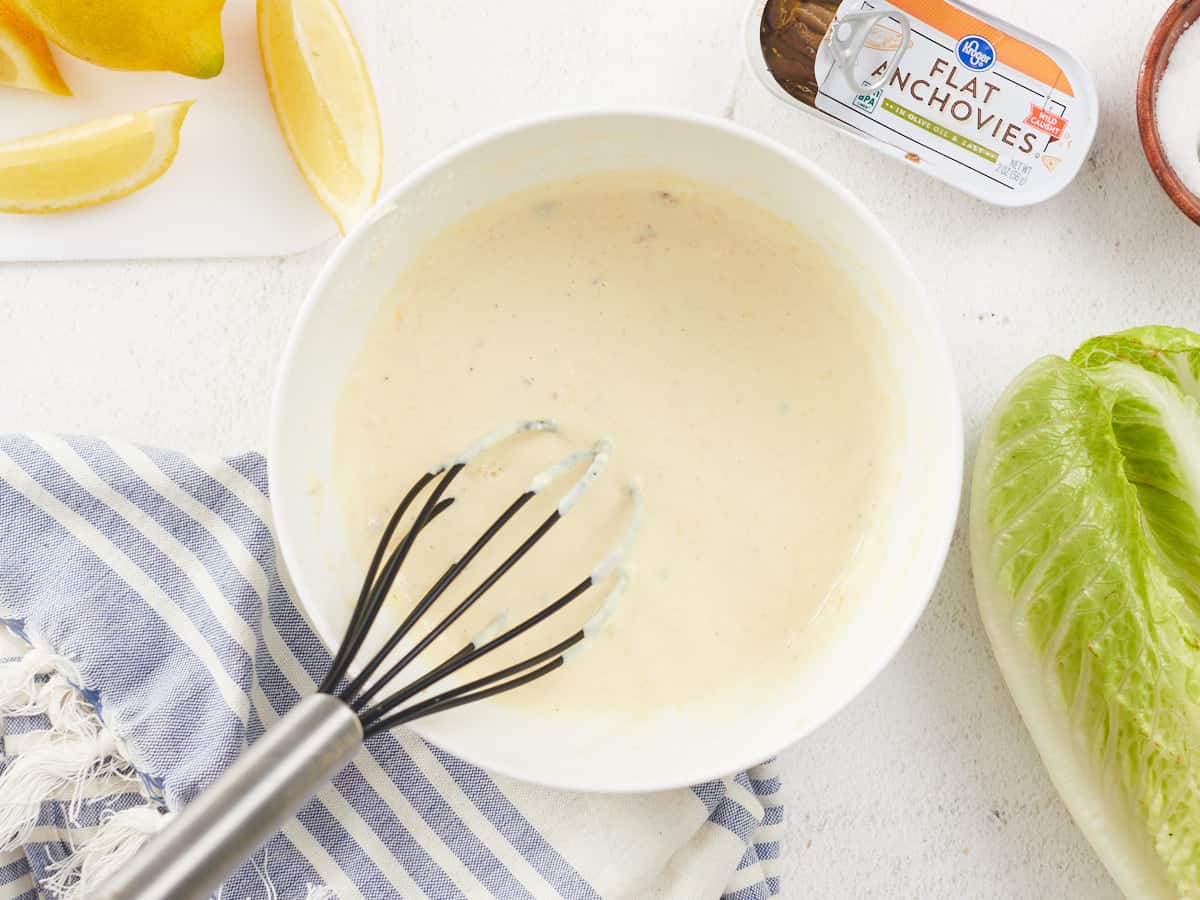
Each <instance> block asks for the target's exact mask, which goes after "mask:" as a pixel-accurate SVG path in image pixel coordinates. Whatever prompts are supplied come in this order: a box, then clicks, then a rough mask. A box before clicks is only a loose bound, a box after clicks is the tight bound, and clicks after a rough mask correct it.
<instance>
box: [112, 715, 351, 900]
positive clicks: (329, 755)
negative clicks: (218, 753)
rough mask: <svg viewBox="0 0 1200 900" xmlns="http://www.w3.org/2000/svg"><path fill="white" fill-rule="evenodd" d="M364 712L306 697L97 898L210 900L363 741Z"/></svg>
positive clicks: (184, 811)
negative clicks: (226, 879)
mask: <svg viewBox="0 0 1200 900" xmlns="http://www.w3.org/2000/svg"><path fill="white" fill-rule="evenodd" d="M362 738H363V730H362V725H361V724H359V721H358V716H357V715H356V714H355V713H354V711H353V710H351V709H350V707H349V706H347V705H346V704H345V703H343V702H342V701H341V700H339V699H338V698H336V697H332V696H330V695H328V694H314V695H313V696H311V697H306V698H305V699H304V700H301V701H300V703H298V704H297V705H296V707H295V709H293V710H292V711H291V712H289V713H288V714H287V715H286V716H284V717H283V718H282V719H280V720H279V722H278V723H277V724H276V725H275V727H274V728H272V729H270V730H269V731H268V732H267V733H266V734H264V735H263V736H262V738H260V739H259V740H258V741H257V742H255V743H254V744H253V745H251V746H250V748H249V749H248V750H247V751H246V752H245V753H244V754H243V755H242V756H241V757H240V758H239V759H238V761H237V762H235V763H234V764H233V765H232V766H231V767H230V768H229V770H228V771H226V772H225V774H224V775H222V776H221V777H220V778H219V779H218V780H217V781H216V782H215V783H214V784H213V785H212V786H211V787H210V788H209V789H208V790H206V791H205V792H204V793H202V794H201V795H200V796H199V797H197V798H196V799H195V801H193V802H192V803H191V805H189V806H188V807H187V808H186V809H185V810H183V812H181V813H180V814H179V816H178V818H176V819H175V821H173V822H172V823H171V824H170V825H168V826H167V827H166V828H165V829H164V830H163V832H162V833H161V834H159V835H157V836H156V837H155V838H153V839H152V840H151V841H150V842H149V843H148V844H147V845H146V847H145V848H144V849H143V850H142V852H141V853H140V854H138V856H137V858H135V859H134V860H133V862H132V863H131V864H130V865H129V866H128V867H127V868H126V869H125V870H124V871H123V872H122V873H121V874H120V875H119V876H117V877H116V878H115V879H114V880H113V881H112V882H110V883H109V884H108V885H107V886H106V887H104V888H103V889H101V890H100V892H99V894H98V895H96V896H95V898H94V900H208V898H210V897H211V896H212V895H213V893H214V892H215V891H216V890H217V888H218V887H219V886H220V884H221V882H222V881H223V880H224V879H225V878H226V877H227V876H228V875H229V874H230V873H232V872H233V871H234V870H235V869H237V868H238V867H239V866H240V865H241V864H242V863H243V862H245V860H246V858H247V857H249V856H250V855H251V854H252V853H253V852H254V851H255V850H257V848H258V847H259V846H261V845H262V844H264V843H266V841H268V840H269V839H270V838H271V836H272V835H274V834H275V832H277V831H278V830H279V829H280V828H281V827H282V826H283V825H284V824H285V823H286V822H287V820H288V819H289V818H291V817H292V816H293V815H295V814H296V812H297V811H298V810H299V809H300V807H301V806H303V805H304V803H305V802H306V801H307V800H308V798H309V797H311V796H312V795H313V794H314V793H316V792H317V791H318V790H319V789H320V788H321V787H322V786H323V785H324V784H325V782H327V781H328V780H329V779H330V778H332V777H333V776H334V775H336V774H337V773H338V772H339V771H340V770H341V769H342V767H343V766H345V765H346V763H348V762H350V760H351V759H352V758H353V757H354V755H355V754H356V753H357V752H358V748H359V747H361V746H362Z"/></svg>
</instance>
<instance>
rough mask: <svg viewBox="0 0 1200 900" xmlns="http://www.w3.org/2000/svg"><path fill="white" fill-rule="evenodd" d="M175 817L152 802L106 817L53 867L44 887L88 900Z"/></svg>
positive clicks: (68, 899)
mask: <svg viewBox="0 0 1200 900" xmlns="http://www.w3.org/2000/svg"><path fill="white" fill-rule="evenodd" d="M170 819H171V813H163V812H159V811H158V809H157V808H155V807H154V806H152V805H150V804H146V805H145V806H132V807H130V808H129V809H123V810H120V811H119V812H111V813H108V814H106V815H105V816H104V819H103V820H102V821H101V823H100V826H99V827H98V828H97V829H96V831H95V832H94V833H93V834H92V836H91V837H90V838H89V839H88V840H87V841H85V842H83V843H81V844H79V845H77V846H75V847H73V848H72V852H71V854H70V855H68V856H67V857H65V858H64V859H60V860H57V861H56V862H54V863H52V864H51V865H50V866H49V869H48V871H49V872H50V877H49V878H47V879H44V880H43V881H42V887H43V888H45V889H46V892H47V893H49V894H50V895H51V896H55V897H58V898H59V900H88V898H89V897H92V896H94V895H95V893H96V892H97V891H98V890H99V889H100V888H101V887H102V886H103V885H104V884H105V883H107V882H108V880H109V879H110V878H112V876H113V875H115V874H116V873H117V872H119V871H120V870H121V869H122V868H124V867H125V865H126V864H127V863H129V862H130V861H131V860H132V859H133V858H134V857H135V856H136V855H137V854H138V853H139V852H140V851H141V849H142V847H144V846H145V845H146V842H147V841H148V840H150V838H152V837H153V836H154V835H156V834H158V832H159V831H160V830H162V828H163V827H164V826H165V825H166V824H167V822H168V821H170Z"/></svg>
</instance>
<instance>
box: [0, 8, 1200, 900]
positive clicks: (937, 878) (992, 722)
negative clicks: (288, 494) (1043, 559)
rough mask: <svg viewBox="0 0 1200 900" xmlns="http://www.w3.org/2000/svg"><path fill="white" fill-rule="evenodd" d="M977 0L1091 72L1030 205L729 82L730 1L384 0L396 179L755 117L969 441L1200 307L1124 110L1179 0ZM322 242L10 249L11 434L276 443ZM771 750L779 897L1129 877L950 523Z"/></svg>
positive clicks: (1061, 885)
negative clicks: (893, 244) (1075, 356)
mask: <svg viewBox="0 0 1200 900" xmlns="http://www.w3.org/2000/svg"><path fill="white" fill-rule="evenodd" d="M988 5H989V7H990V8H991V9H992V10H993V11H994V12H997V13H1000V14H1002V15H1005V16H1008V17H1009V18H1011V19H1012V20H1013V21H1015V22H1018V23H1020V24H1022V25H1024V26H1026V27H1028V28H1029V29H1031V30H1033V31H1036V32H1040V33H1042V34H1044V35H1045V36H1047V37H1050V38H1052V39H1056V40H1058V41H1060V42H1061V43H1064V44H1067V45H1069V46H1070V47H1071V48H1072V49H1073V50H1074V51H1075V52H1076V53H1077V54H1078V55H1079V56H1080V57H1081V58H1082V59H1083V61H1084V62H1085V64H1087V65H1088V66H1089V67H1090V68H1091V69H1092V71H1093V72H1094V73H1095V75H1096V79H1097V82H1098V88H1099V92H1100V97H1101V112H1102V118H1101V127H1100V133H1099V136H1098V138H1097V142H1096V145H1095V148H1094V151H1093V154H1092V158H1091V160H1090V162H1089V164H1088V165H1086V166H1085V167H1084V170H1083V172H1082V173H1081V174H1080V176H1079V178H1078V179H1077V181H1076V182H1075V183H1074V184H1073V185H1072V186H1071V187H1070V188H1069V189H1068V190H1067V191H1066V192H1065V193H1064V194H1063V195H1061V196H1060V197H1058V198H1056V199H1054V200H1052V201H1050V202H1049V203H1047V204H1044V205H1042V206H1037V207H1034V208H1031V209H1025V210H1012V211H1003V210H997V209H993V208H990V207H987V206H984V205H983V204H981V203H979V202H977V201H974V200H971V199H968V198H967V197H965V196H962V195H960V194H958V193H956V192H955V191H954V190H953V189H951V188H948V187H944V186H942V185H940V184H938V183H936V182H933V181H931V180H929V179H927V178H925V177H923V176H921V175H920V174H919V173H916V172H913V171H908V170H906V169H904V168H902V167H901V166H899V165H898V164H895V163H892V162H891V161H888V160H884V159H882V158H878V157H876V156H874V155H873V154H872V153H871V151H869V150H867V149H866V148H863V147H860V146H858V145H856V144H854V143H851V142H850V141H848V140H846V139H844V138H842V137H841V136H839V135H836V134H833V133H832V132H830V131H828V130H826V129H825V128H823V126H821V125H820V124H819V123H816V122H813V121H812V120H810V119H809V118H805V117H803V116H802V115H801V114H799V113H794V112H791V111H788V110H784V109H781V108H779V107H778V106H776V105H775V103H774V101H772V100H771V99H770V98H769V97H768V96H767V94H766V93H765V91H764V90H763V89H762V88H761V87H760V86H759V85H758V84H757V83H755V82H753V81H751V80H748V79H746V78H744V77H742V76H741V75H740V74H739V73H740V72H741V65H742V64H741V58H740V55H739V54H740V49H739V47H740V45H739V38H740V31H739V29H740V26H741V17H742V14H743V11H744V10H743V5H742V3H741V2H740V0H738V2H735V0H654V2H646V0H606V2H605V3H602V4H585V3H583V2H580V0H569V2H566V3H564V2H562V0H509V2H506V3H494V4H469V5H466V6H464V5H463V4H461V3H391V2H388V3H382V4H380V8H381V11H382V12H381V29H380V32H379V35H378V51H379V53H378V57H377V88H378V92H379V98H380V101H381V104H382V108H383V113H384V118H385V131H386V135H387V138H388V141H389V143H388V149H389V163H388V173H389V177H388V180H389V181H394V180H395V179H396V178H397V177H399V176H400V175H402V174H403V173H404V172H406V171H408V170H410V169H411V168H412V167H413V166H415V165H416V164H418V163H419V162H421V161H423V160H424V159H426V158H427V157H429V156H430V155H431V154H432V153H434V152H435V151H437V150H440V149H442V148H444V147H446V146H447V145H449V144H451V143H452V142H454V141H456V140H458V139H460V138H463V137H466V136H468V135H471V134H473V133H475V132H477V131H479V130H480V129H483V128H487V127H490V126H494V125H498V124H501V123H503V122H507V121H510V120H512V119H514V118H517V117H520V116H524V115H527V114H530V113H534V112H541V111H545V110H551V109H556V108H564V107H571V106H581V105H588V104H617V103H642V104H647V103H649V104H664V105H677V106H683V107H686V108H688V109H692V110H699V111H707V112H711V113H714V114H718V115H728V116H731V117H733V118H734V119H736V120H738V121H740V122H742V123H744V124H747V125H749V126H751V127H754V128H758V129H761V130H762V131H764V132H766V133H768V134H770V135H773V136H775V137H776V138H779V139H780V140H782V141H784V142H786V143H788V144H790V145H792V146H794V147H797V148H799V149H801V150H803V151H804V152H806V153H808V154H809V155H811V156H812V157H813V158H815V159H816V160H818V161H819V162H820V163H821V164H822V165H824V166H825V167H826V168H828V169H829V170H830V171H832V172H833V173H834V174H835V175H836V176H837V177H839V178H841V179H842V180H843V181H845V182H846V183H848V184H850V185H852V186H853V187H854V189H855V190H856V191H857V192H858V193H859V194H860V195H861V196H862V197H863V198H864V199H865V200H866V201H867V202H868V204H869V205H870V206H871V207H873V208H874V209H875V210H876V211H877V212H878V214H879V215H880V217H881V218H882V219H883V220H884V222H885V223H886V224H887V225H888V227H889V228H891V229H892V230H893V231H894V232H895V233H896V235H897V236H898V238H899V240H900V242H901V244H902V245H903V246H904V248H905V249H906V250H907V252H908V253H909V254H910V255H911V258H912V260H913V263H914V264H915V266H916V268H917V270H918V271H919V272H920V273H922V274H923V275H924V277H925V278H927V279H928V282H929V289H930V292H931V293H932V295H933V297H934V298H935V300H936V303H937V306H938V308H939V310H940V312H941V317H942V321H943V323H944V325H945V328H946V331H947V333H948V335H949V338H950V343H951V348H952V350H953V353H954V357H955V362H956V365H957V367H958V376H959V384H960V387H961V389H962V394H963V401H964V407H965V413H966V418H967V427H968V450H969V452H972V453H973V450H974V444H975V441H976V439H977V436H978V431H979V427H980V423H981V421H982V419H983V417H984V416H985V415H986V413H987V410H988V408H989V407H990V404H991V402H992V401H993V399H994V398H995V397H996V395H997V394H998V392H999V391H1000V390H1001V388H1002V387H1003V386H1004V384H1005V383H1006V382H1007V381H1008V379H1010V378H1011V377H1012V376H1013V375H1014V374H1015V373H1016V372H1017V371H1018V370H1019V369H1020V368H1022V367H1023V366H1024V365H1025V364H1026V363H1028V362H1029V361H1030V360H1032V359H1033V358H1035V357H1036V356H1038V355H1040V354H1043V353H1048V352H1069V351H1070V350H1071V349H1072V348H1073V347H1074V346H1075V344H1076V343H1078V342H1079V341H1081V340H1082V339H1084V338H1086V337H1088V336H1090V335H1093V334H1097V333H1101V332H1104V331H1108V330H1115V329H1118V328H1122V327H1127V326H1130V325H1135V324H1142V323H1148V322H1165V323H1172V324H1178V325H1185V326H1190V327H1193V328H1196V327H1200V307H1198V303H1200V295H1198V292H1197V289H1196V286H1197V283H1198V280H1200V231H1197V229H1196V228H1195V226H1193V225H1191V224H1190V223H1188V222H1187V221H1186V220H1185V219H1184V218H1183V217H1182V216H1181V215H1179V214H1178V213H1177V212H1176V211H1175V209H1174V207H1172V206H1171V204H1170V202H1169V201H1168V200H1167V199H1166V197H1165V196H1164V195H1163V194H1162V192H1161V191H1160V189H1159V188H1158V185H1157V182H1155V181H1154V179H1153V178H1152V176H1151V175H1150V172H1149V170H1148V168H1147V167H1146V164H1145V162H1144V160H1143V158H1142V156H1141V150H1140V147H1139V144H1138V140H1137V129H1136V124H1135V121H1134V114H1133V94H1134V84H1135V80H1136V76H1137V65H1138V60H1139V58H1140V55H1141V51H1142V47H1143V46H1144V44H1145V41H1146V39H1147V38H1148V36H1149V33H1150V30H1151V28H1152V26H1153V24H1154V20H1155V19H1156V18H1157V16H1158V14H1159V12H1161V9H1162V8H1163V7H1165V6H1166V2H1165V0H1078V2H1075V3H1046V2H1045V0H991V2H990V3H989V4H988ZM328 250H329V245H326V246H325V247H323V248H320V249H317V250H314V251H310V252H307V253H303V254H300V255H298V256H293V257H289V258H286V259H270V260H261V261H237V262H229V261H207V262H156V263H128V264H125V263H106V264H60V265H9V266H3V267H0V335H2V336H3V338H2V344H0V351H2V352H0V385H3V389H2V390H0V429H5V430H10V429H28V428H36V429H54V430H65V431H81V432H99V433H108V434H118V435H121V436H122V437H125V438H129V439H134V440H138V441H143V442H151V443H157V444H163V445H171V446H175V447H180V448H197V449H205V450H213V451H218V450H219V451H233V450H238V449H242V448H245V447H248V446H255V445H261V443H262V442H263V440H264V433H265V417H266V412H267V405H268V390H269V385H270V378H271V371H272V368H273V365H274V363H275V360H276V358H277V356H278V354H279V350H280V347H281V344H282V341H283V339H284V336H285V334H286V332H287V329H288V326H289V324H290V320H291V317H292V316H293V314H294V312H295V310H296V308H297V305H298V304H299V303H300V300H301V299H302V297H303V294H304V291H305V289H306V288H307V286H308V284H309V283H310V281H311V280H312V278H313V277H314V275H315V274H316V272H317V270H318V268H319V267H320V265H321V261H322V259H323V258H324V256H325V255H326V253H327V252H328ZM783 763H784V767H785V769H786V773H787V787H786V792H787V795H788V802H789V808H788V816H789V824H788V831H789V844H788V846H787V849H786V857H787V860H786V865H785V867H784V873H785V879H786V882H785V883H786V890H785V894H786V896H788V897H812V898H834V900H840V898H848V900H858V898H877V897H881V898H892V897H895V898H913V900H930V898H948V900H949V898H952V900H960V898H971V900H977V898H1012V900H1039V898H1081V900H1082V898H1086V900H1116V898H1117V897H1118V894H1117V892H1116V889H1115V888H1114V887H1113V886H1112V885H1111V882H1109V880H1108V879H1107V877H1106V876H1105V874H1104V872H1103V869H1102V868H1101V866H1100V864H1099V863H1098V862H1097V861H1096V860H1095V858H1094V857H1093V855H1092V853H1091V852H1090V850H1089V848H1088V847H1087V845H1086V844H1085V842H1084V841H1083V839H1082V838H1081V837H1080V835H1079V833H1078V832H1077V831H1076V830H1075V828H1074V827H1073V825H1072V824H1071V822H1070V819H1069V818H1068V816H1067V814H1066V812H1065V810H1064V809H1063V807H1062V804H1061V803H1060V802H1059V801H1058V799H1057V797H1056V796H1055V794H1054V791H1053V789H1052V787H1051V786H1050V782H1049V780H1048V779H1047V777H1046V775H1045V774H1044V772H1043V771H1042V768H1041V765H1040V762H1039V761H1038V759H1037V756H1036V753H1035V752H1034V749H1033V747H1032V745H1031V743H1030V741H1029V739H1028V738H1027V736H1026V735H1025V732H1024V730H1023V728H1022V726H1021V723H1020V720H1019V719H1018V717H1017V714H1016V712H1015V710H1014V709H1013V707H1012V704H1011V701H1010V700H1009V698H1008V694H1007V692H1006V691H1005V689H1004V686H1003V684H1002V683H1001V680H1000V676H999V673H998V671H997V670H996V666H995V664H994V663H993V661H992V659H991V655H990V652H989V650H988V647H987V643H986V640H985V638H984V635H983V631H982V628H981V626H980V623H979V618H978V615H977V613H976V610H975V606H974V597H973V595H972V591H971V584H970V573H969V567H968V562H967V553H966V546H965V531H964V530H962V529H960V533H959V534H958V537H957V540H956V542H955V545H954V547H953V549H952V551H951V555H950V560H949V563H948V565H947V568H946V572H945V575H944V577H943V579H942V583H941V586H940V588H939V589H938V592H937V594H936V596H935V597H934V599H933V602H932V603H931V605H930V608H929V611H928V612H927V613H926V615H925V616H924V618H923V619H922V620H921V622H920V624H919V625H918V627H917V630H916V633H915V634H914V636H913V638H912V639H911V640H910V641H909V642H908V644H907V645H906V647H905V649H904V650H903V651H902V652H901V653H900V655H899V657H898V658H897V659H896V660H895V662H894V663H893V664H892V665H891V666H890V667H889V668H888V669H887V670H886V671H885V672H884V674H883V675H882V676H881V677H880V678H879V679H878V680H877V681H876V683H875V684H874V685H873V686H872V687H871V688H869V689H868V690H867V692H866V693H865V694H864V695H863V696H862V697H861V698H860V699H859V700H858V701H857V702H855V703H854V704H853V705H852V706H851V707H849V708H848V709H847V710H845V711H844V712H843V713H842V714H841V715H840V716H838V717H837V718H836V719H835V720H834V721H833V722H831V723H830V724H828V725H827V726H826V727H825V728H823V729H821V730H820V731H819V732H818V733H817V734H815V735H814V736H813V737H812V738H810V739H809V740H807V741H806V742H804V743H803V744H802V745H801V746H799V747H796V748H793V749H791V750H789V751H787V752H786V753H785V754H784V756H783Z"/></svg>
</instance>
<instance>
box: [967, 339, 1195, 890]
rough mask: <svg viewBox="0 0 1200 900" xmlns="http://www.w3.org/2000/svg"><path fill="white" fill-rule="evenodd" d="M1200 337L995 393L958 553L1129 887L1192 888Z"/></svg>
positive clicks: (1121, 353)
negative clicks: (964, 545) (965, 547)
mask: <svg viewBox="0 0 1200 900" xmlns="http://www.w3.org/2000/svg"><path fill="white" fill-rule="evenodd" d="M1198 373H1200V336H1197V335H1194V334H1192V333H1190V332H1187V331H1183V330H1181V329H1163V328H1153V329H1138V330H1136V331H1132V332H1124V333H1122V334H1120V335H1113V336H1110V337H1105V338H1098V339H1096V340H1093V341H1089V342H1088V343H1087V344H1085V345H1084V346H1082V347H1081V348H1080V349H1079V350H1078V351H1076V353H1075V354H1074V356H1073V357H1072V361H1071V362H1067V361H1066V360H1063V359H1060V358H1058V357H1047V358H1045V359H1043V360H1040V361H1038V362H1037V363H1034V364H1033V365H1032V366H1030V367H1029V368H1028V369H1026V370H1025V372H1023V373H1022V374H1021V375H1020V376H1018V378H1017V379H1016V381H1015V382H1014V383H1013V385H1012V386H1011V387H1010V388H1009V389H1008V391H1007V392H1006V394H1005V395H1004V397H1003V398H1002V399H1001V400H1000V402H999V403H998V404H997V406H996V409H995V410H994V412H993V414H992V416H991V419H990V420H989V422H988V424H987V426H986V428H985V431H984V435H983V437H982V440H981V443H980V447H979V452H978V455H977V458H976V466H975V476H974V485H973V490H972V509H971V550H972V562H973V565H974V570H975V582H976V589H977V593H978V596H979V606H980V611H981V614H982V616H983V620H984V624H985V626H986V628H987V632H988V635H989V638H990V639H991V642H992V647H993V649H994V651H995V654H996V658H997V660H998V661H999V663H1000V667H1001V669H1002V671H1003V673H1004V676H1005V679H1006V681H1007V682H1008V685H1009V689H1010V690H1011V691H1012V694H1013V697H1014V699H1015V700H1016V702H1017V706H1018V707H1019V708H1020V710H1021V714H1022V716H1023V717H1024V719H1025V722H1026V724H1027V726H1028V728H1029V730H1030V733H1031V734H1032V736H1033V738H1034V741H1035V742H1036V744H1037V746H1038V749H1039V751H1040V753H1041V755H1042V758H1043V760H1044V761H1045V763H1046V766H1047V768H1048V769H1049V771H1050V775H1051V777H1052V779H1053V780H1054V782H1055V785H1056V786H1057V787H1058V790H1059V792H1060V793H1061V794H1062V796H1063V799H1064V800H1065V801H1066V803H1067V805H1068V807H1069V808H1070V810H1071V812H1072V814H1073V815H1074V817H1075V819H1076V821H1077V822H1078V823H1079V825H1080V827H1081V828H1082V829H1083V831H1084V832H1085V833H1086V835H1087V836H1088V838H1089V840H1090V841H1091V842H1092V844H1093V846H1094V847H1095V848H1096V850H1097V852H1098V853H1099V854H1100V856H1101V858H1102V859H1103V860H1104V862H1105V864H1106V865H1107V866H1108V868H1109V870H1110V872H1111V873H1112V875H1113V877H1114V878H1115V879H1116V881H1117V882H1118V884H1119V885H1120V886H1121V888H1122V890H1124V891H1125V893H1126V894H1127V895H1128V896H1129V897H1131V898H1189V900H1191V898H1200V627H1198V626H1200V514H1198V510H1200V401H1198V399H1197V398H1198V397H1200V391H1197V385H1200V380H1198V378H1197V374H1198Z"/></svg>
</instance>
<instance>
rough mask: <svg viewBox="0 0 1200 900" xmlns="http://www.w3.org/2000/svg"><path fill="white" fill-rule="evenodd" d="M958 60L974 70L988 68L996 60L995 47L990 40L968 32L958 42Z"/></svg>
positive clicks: (978, 70) (981, 70)
mask: <svg viewBox="0 0 1200 900" xmlns="http://www.w3.org/2000/svg"><path fill="white" fill-rule="evenodd" d="M957 52H958V61H959V62H960V63H962V64H963V65H964V66H966V67H967V68H968V69H971V70H972V71H974V72H983V71H985V70H986V69H990V68H991V67H992V64H993V63H995V62H996V48H995V47H993V46H992V42H991V41H989V40H988V39H987V38H985V37H980V36H979V35H977V34H968V35H967V36H966V37H965V38H963V39H962V40H961V41H959V42H958V51H957Z"/></svg>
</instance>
